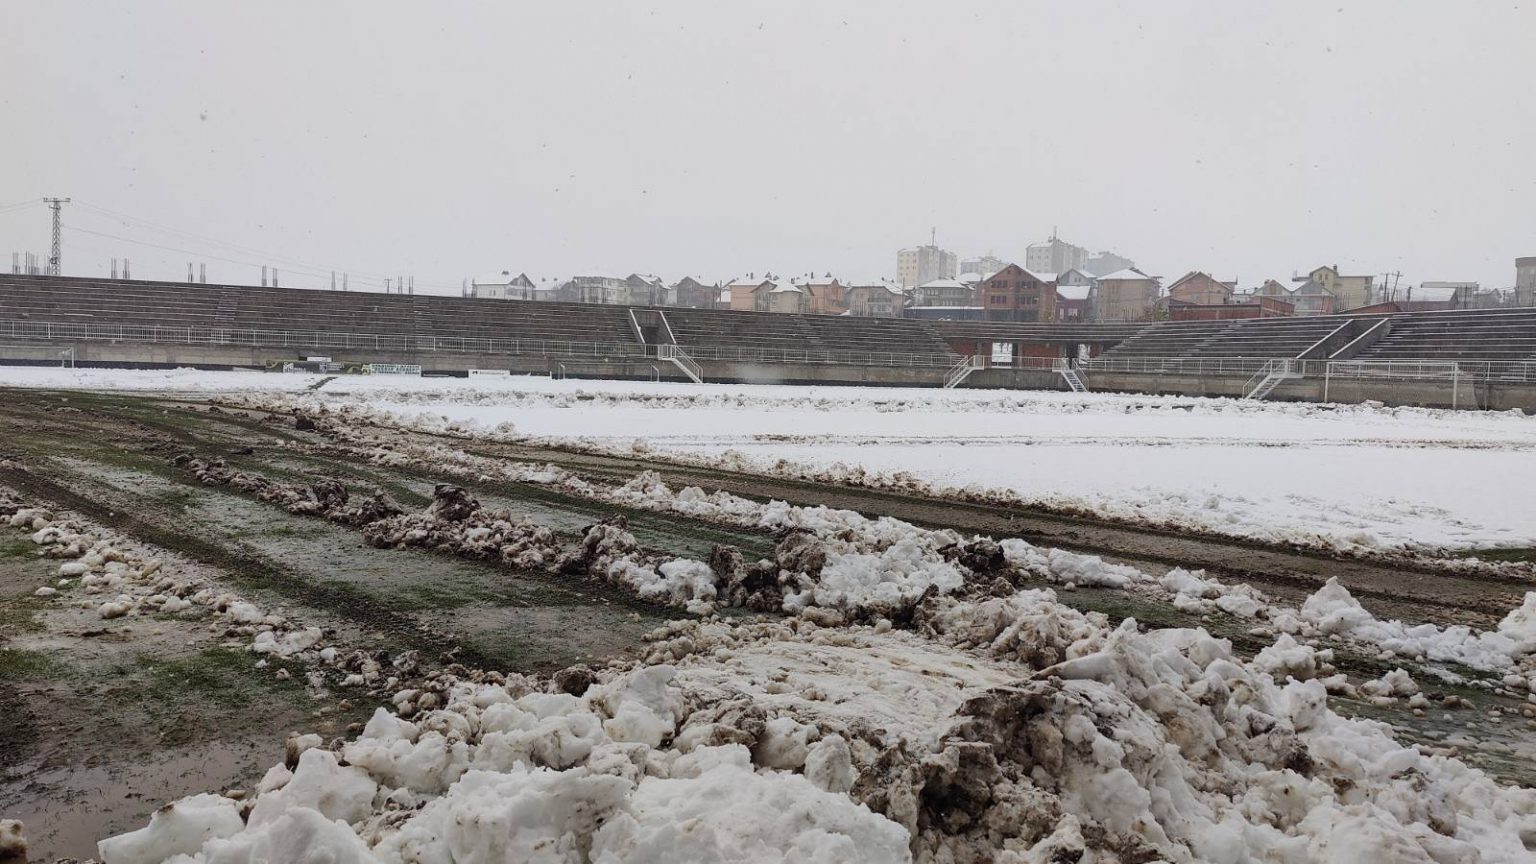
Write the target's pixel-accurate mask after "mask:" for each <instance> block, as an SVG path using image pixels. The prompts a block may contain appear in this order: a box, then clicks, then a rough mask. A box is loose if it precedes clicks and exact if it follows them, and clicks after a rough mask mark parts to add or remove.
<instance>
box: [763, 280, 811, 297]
mask: <svg viewBox="0 0 1536 864" xmlns="http://www.w3.org/2000/svg"><path fill="white" fill-rule="evenodd" d="M772 284H773V287H772V288H769V289H768V293H769V294H789V293H794V294H804V293H805V289H804V288H801V287H800V286H799V285H796V284H795V283H793V282H774V283H772Z"/></svg>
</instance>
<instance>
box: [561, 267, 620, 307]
mask: <svg viewBox="0 0 1536 864" xmlns="http://www.w3.org/2000/svg"><path fill="white" fill-rule="evenodd" d="M559 299H561V300H564V301H566V302H567V303H609V304H622V303H626V302H628V301H629V281H628V280H627V279H626V278H625V277H623V276H614V275H611V274H604V273H593V274H590V275H586V276H572V277H571V278H570V279H569V280H568V281H567V282H566V283H565V284H563V285H561V286H560V291H559Z"/></svg>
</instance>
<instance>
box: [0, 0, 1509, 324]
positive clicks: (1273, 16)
mask: <svg viewBox="0 0 1536 864" xmlns="http://www.w3.org/2000/svg"><path fill="white" fill-rule="evenodd" d="M8 11H9V12H10V13H11V20H12V21H13V23H14V29H15V30H16V32H18V33H25V34H27V38H25V39H17V40H13V41H12V43H10V44H8V46H7V50H6V51H5V52H0V120H3V122H4V127H5V128H6V129H7V135H6V136H5V137H4V138H3V139H0V156H4V158H5V161H6V165H7V169H8V170H7V171H6V172H4V175H3V176H0V254H3V253H4V252H8V251H32V252H36V253H39V254H46V253H47V251H48V250H47V244H48V236H47V221H46V215H45V214H44V213H42V212H41V211H38V210H36V209H35V208H22V209H20V210H7V209H6V206H7V205H10V204H13V203H15V202H19V201H25V200H28V199H40V198H42V197H44V196H68V197H72V198H74V201H75V203H72V204H71V205H67V207H66V210H65V217H64V218H65V225H66V233H65V238H64V242H65V250H66V251H65V260H66V269H73V268H75V267H79V268H94V273H95V274H97V275H105V273H106V268H107V265H108V262H109V259H110V258H111V257H114V256H115V257H120V258H121V257H125V256H126V257H130V258H132V259H133V261H134V266H135V271H134V272H135V275H136V276H142V277H157V278H167V279H175V278H183V277H184V276H185V268H186V262H187V261H189V260H191V261H195V262H199V263H207V264H208V270H209V276H210V279H215V280H217V281H228V282H254V281H256V278H257V277H258V276H259V273H258V272H257V271H256V270H255V269H253V265H254V264H259V263H262V259H261V257H259V256H256V255H253V254H252V251H253V250H254V251H255V252H265V253H276V254H277V255H281V256H282V257H284V258H286V259H291V261H292V262H297V263H298V264H302V265H308V266H310V267H313V268H314V270H315V271H316V273H315V275H313V276H309V277H307V278H306V277H301V275H300V273H299V272H298V271H297V270H294V269H288V268H285V264H284V262H283V261H276V260H274V261H271V262H270V263H272V264H274V265H276V266H278V267H279V268H280V269H282V270H286V272H285V276H286V277H287V278H286V284H293V285H305V284H308V285H309V286H310V287H319V286H320V285H321V284H322V283H324V282H325V281H327V277H326V276H325V275H324V274H325V273H326V272H328V271H329V270H330V269H337V270H338V271H341V270H348V271H350V272H351V273H352V274H353V279H354V280H357V279H359V278H362V279H365V280H366V279H374V280H382V279H383V278H393V277H395V276H397V275H408V276H409V275H414V276H415V277H416V280H417V290H418V292H425V291H438V292H440V293H449V292H452V291H454V290H457V288H458V286H459V284H460V282H461V280H462V279H463V278H464V277H466V276H474V275H483V274H488V273H497V272H500V271H501V270H503V269H512V270H514V271H521V272H527V273H529V274H530V275H535V276H546V277H547V276H571V275H574V274H576V273H580V272H583V271H606V272H618V271H623V272H625V273H629V272H640V273H657V274H659V275H663V276H665V277H666V278H668V279H675V278H677V277H678V276H681V275H683V274H688V275H694V276H703V277H705V278H708V279H711V280H714V279H729V278H731V277H733V276H735V275H739V274H740V273H742V272H746V271H755V272H763V271H769V270H772V271H775V272H786V273H794V272H801V271H809V270H815V271H816V272H818V273H820V272H827V271H831V272H835V273H842V274H847V275H850V276H858V277H860V278H865V277H869V276H877V275H884V276H894V275H895V274H894V273H893V272H892V268H893V265H894V252H895V250H897V249H899V248H902V247H905V246H916V245H921V244H922V243H924V242H925V241H926V240H927V239H928V238H929V236H930V231H931V230H932V228H933V227H934V226H937V227H938V242H939V245H940V246H941V247H943V248H945V249H949V250H952V251H954V252H955V253H956V254H958V255H959V256H960V257H962V258H966V257H973V256H980V255H984V254H987V253H989V252H990V253H992V254H994V255H996V256H997V257H998V258H1000V259H1003V260H1015V261H1017V260H1021V259H1023V258H1024V256H1025V250H1026V247H1027V246H1028V244H1029V243H1031V242H1034V241H1036V240H1039V239H1042V238H1043V237H1046V236H1049V235H1050V233H1051V231H1052V229H1053V228H1054V229H1055V232H1056V233H1057V234H1058V235H1059V236H1061V237H1063V238H1066V239H1068V240H1070V241H1071V242H1074V243H1078V244H1081V245H1083V246H1085V247H1088V248H1090V249H1092V250H1094V251H1098V250H1100V249H1110V250H1114V251H1116V252H1118V253H1120V254H1122V255H1125V256H1127V257H1130V258H1132V259H1134V260H1135V261H1136V262H1137V263H1138V265H1139V266H1141V267H1142V268H1143V269H1145V270H1147V271H1148V272H1152V273H1156V274H1157V275H1161V276H1163V277H1165V278H1168V279H1171V278H1175V277H1177V276H1178V275H1180V274H1182V273H1184V272H1187V271H1189V270H1203V271H1206V272H1209V273H1212V274H1215V275H1218V276H1219V277H1220V278H1223V279H1231V278H1237V279H1239V280H1241V282H1242V283H1243V284H1245V285H1255V284H1258V283H1260V282H1262V281H1263V280H1264V279H1269V278H1275V279H1286V278H1289V277H1290V276H1291V275H1292V274H1293V273H1295V272H1298V271H1305V270H1306V269H1308V268H1310V267H1314V266H1317V265H1319V264H1324V263H1326V264H1335V265H1338V266H1339V267H1340V268H1341V269H1342V270H1344V271H1347V272H1352V273H1355V272H1358V273H1370V274H1376V275H1378V276H1379V275H1381V274H1385V273H1389V272H1396V271H1401V272H1402V273H1403V274H1404V280H1405V281H1411V282H1413V283H1417V282H1421V281H1478V282H1480V283H1482V284H1483V285H1484V286H1485V287H1496V288H1504V287H1509V286H1510V285H1512V284H1513V281H1514V273H1513V266H1512V262H1513V260H1514V259H1515V258H1516V257H1520V256H1526V255H1532V254H1536V248H1533V247H1536V208H1532V207H1531V206H1530V205H1529V202H1530V201H1531V200H1533V198H1536V169H1533V168H1532V166H1531V163H1530V160H1529V158H1528V156H1527V152H1528V147H1527V146H1526V145H1527V143H1528V142H1530V141H1532V140H1536V76H1530V75H1528V74H1525V72H1526V70H1525V68H1524V67H1525V66H1526V65H1527V63H1526V58H1527V56H1528V51H1527V46H1526V45H1525V42H1526V41H1528V38H1529V34H1530V33H1532V32H1536V7H1532V6H1530V5H1522V6H1518V7H1517V6H1506V5H1501V6H1498V7H1495V6H1492V5H1486V4H1475V5H1473V4H1462V5H1456V6H1450V5H1445V4H1434V3H1428V2H1398V3H1389V2H1364V3H1350V4H1347V5H1337V4H1330V5H1327V6H1323V5H1296V4H1288V5H1283V6H1251V5H1233V4H1221V3H1214V2H1188V0H1173V2H1169V3H1164V4H1156V5H1151V4H1061V3H1028V2H1025V3H1012V2H1006V3H1005V2H1001V0H996V2H974V3H968V4H963V5H961V6H945V7H942V8H940V7H916V8H897V7H887V6H871V5H866V4H853V3H810V2H794V0H791V2H783V3H775V4H771V5H767V4H762V5H758V4H747V5H737V4H730V5H721V4H712V3H704V2H692V0H683V2H677V3H669V4H664V5H660V4H658V5H643V4H626V5H624V6H621V7H612V8H609V7H604V8H599V9H586V8H579V7H568V6H560V5H551V6H532V7H523V6H513V5H509V4H494V3H469V4H462V5H457V4H456V5H455V6H454V7H452V8H451V9H448V10H444V9H442V8H436V7H425V6H419V5H415V4H402V3H393V2H376V3H370V4H367V5H362V4H359V3H347V2H341V3H336V4H325V5H321V6H313V5H309V4H302V5H301V4H298V3H282V2H279V3H275V4H262V5H259V6H245V7H222V6H206V5H201V4H195V5H194V4H187V3H181V2H164V0H147V2H143V3H135V4H131V5H109V6H100V5H98V4H89V3H85V2H80V0H50V2H41V0H18V2H16V3H14V4H11V5H10V6H9V7H8ZM1024 43H1027V44H1028V46H1029V51H1028V52H1027V53H1026V54H1025V55H1024V56H1022V57H1018V56H1016V55H1015V53H1014V49H1015V48H1016V47H1017V46H1018V45H1019V44H1024ZM65 44H67V45H69V46H71V48H72V49H73V50H72V52H71V53H70V55H69V57H68V60H67V62H64V61H62V60H61V59H60V55H59V54H58V52H57V50H56V49H57V47H58V46H60V45H65ZM1195 44H1198V45H1199V46H1200V50H1199V51H1186V50H1182V49H1183V48H1184V47H1186V46H1189V45H1195ZM147 46H153V50H147ZM509 52H510V54H511V55H514V56H513V59H512V61H511V62H508V61H507V58H508V55H509ZM573 57H579V58H580V62H571V61H572V58H573ZM919 57H930V58H931V57H943V58H945V62H942V63H932V62H913V61H914V58H919ZM1004 57H1008V58H1013V59H1010V60H1009V61H1008V62H1000V60H999V59H998V58H1004ZM1021 93H1028V94H1035V95H1036V96H1037V97H1038V99H1039V100H1043V102H1044V103H1045V104H1046V105H1047V106H1055V108H1054V109H1053V110H1055V112H1056V113H1055V114H1054V115H1053V116H1059V119H1058V120H1057V122H1054V123H1041V122H1039V121H1038V118H1037V117H1036V116H1034V113H1032V112H1024V111H1018V112H1014V111H1006V110H1000V106H1002V105H1006V104H1009V103H1010V102H1012V101H1013V100H1014V96H1015V95H1016V94H1021ZM936 105H937V106H942V108H943V110H941V111H934V110H933V106H936ZM1042 110H1044V108H1042ZM87 205H89V206H87ZM92 206H94V207H95V208H98V209H94V210H93V209H91V207H92ZM114 213H115V214H119V215H117V216H114V215H112V214H114ZM122 214H126V215H127V216H129V217H132V219H124V218H122ZM135 220H136V221H135ZM146 223H150V224H152V225H155V226H160V227H159V228H155V227H148V226H147V225H146ZM167 228H168V229H173V230H171V231H166V230H163V229H167ZM190 235H196V237H198V238H204V240H207V239H211V240H214V241H218V243H219V244H220V245H218V246H209V245H204V240H199V239H196V238H194V237H192V236H190ZM129 241H132V242H129ZM144 244H149V245H144ZM183 249H186V250H202V251H205V252H208V253H211V254H217V255H218V256H219V258H214V257H210V255H189V254H187V253H185V252H182V251H179V250H183ZM220 258H221V259H227V260H219V259H220ZM231 262H241V263H238V264H237V263H231ZM0 266H5V262H0ZM242 268H243V269H242ZM354 284H356V285H357V286H358V287H364V286H366V284H367V282H366V281H364V282H361V283H358V282H354Z"/></svg>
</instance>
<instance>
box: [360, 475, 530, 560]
mask: <svg viewBox="0 0 1536 864" xmlns="http://www.w3.org/2000/svg"><path fill="white" fill-rule="evenodd" d="M363 539H364V540H365V541H367V542H368V543H369V544H370V545H373V546H378V547H381V548H394V549H404V548H407V547H416V548H422V549H431V550H433V551H437V552H446V553H448V554H451V555H459V556H462V557H465V558H474V559H478V560H499V561H502V562H504V563H507V564H511V565H513V566H515V567H520V568H524V569H534V568H543V567H547V566H549V565H550V564H552V563H553V562H554V560H555V558H556V557H557V556H558V555H559V551H560V543H559V540H558V539H557V538H556V537H555V533H554V532H553V531H551V530H550V529H549V528H547V527H545V526H542V525H538V524H535V523H534V522H533V521H532V520H531V519H529V518H528V517H527V516H526V515H515V514H513V513H512V512H511V511H509V510H504V509H503V510H492V509H489V508H483V507H481V506H480V502H479V501H476V500H475V499H474V498H473V497H471V496H470V495H469V493H467V492H465V491H464V490H463V489H461V488H459V487H458V486H451V485H448V484H443V483H440V484H438V485H437V486H436V487H435V488H434V489H433V490H432V504H431V505H430V506H429V507H428V508H427V509H426V510H425V511H423V512H421V513H411V514H400V515H391V516H386V517H384V518H381V519H378V520H375V521H371V522H368V523H366V524H364V525H363Z"/></svg>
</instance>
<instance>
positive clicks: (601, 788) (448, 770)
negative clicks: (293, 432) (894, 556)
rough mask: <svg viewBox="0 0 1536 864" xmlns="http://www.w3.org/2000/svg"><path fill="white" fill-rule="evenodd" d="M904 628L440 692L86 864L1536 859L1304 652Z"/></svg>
mask: <svg viewBox="0 0 1536 864" xmlns="http://www.w3.org/2000/svg"><path fill="white" fill-rule="evenodd" d="M913 620H914V630H913V631H899V630H892V629H890V628H889V627H887V626H880V625H876V626H842V625H839V626H820V625H818V624H817V623H816V622H815V621H813V620H811V619H809V618H805V617H796V618H789V619H784V620H778V621H759V622H748V621H725V620H719V619H713V620H689V621H679V622H673V623H672V624H669V625H667V626H665V627H663V628H660V629H659V630H657V631H656V632H655V633H653V634H652V635H651V640H652V642H651V647H650V649H649V653H648V656H647V657H646V659H645V660H644V662H642V663H639V664H635V663H618V664H614V665H611V666H609V667H606V668H599V669H585V668H578V669H573V670H566V672H565V673H562V674H561V675H556V676H554V677H553V678H551V679H547V680H546V679H539V678H529V677H523V676H517V675H506V676H503V675H500V674H497V673H487V672H474V671H464V670H456V671H455V672H454V673H453V674H450V673H449V672H439V673H434V674H432V675H429V676H428V677H427V680H426V681H425V682H424V683H423V685H422V686H421V687H418V688H413V689H412V690H410V691H403V692H402V693H401V694H400V695H399V696H397V699H396V702H397V704H400V705H402V706H405V707H404V708H403V710H402V711H401V712H400V713H398V714H396V713H390V712H388V711H385V710H383V709H380V710H379V711H378V712H376V713H375V715H374V717H373V719H372V720H370V721H369V723H368V724H367V726H366V727H365V728H364V730H363V732H362V733H361V735H360V736H359V737H358V738H357V739H355V740H353V741H351V742H347V743H344V744H337V745H333V746H337V747H339V750H338V751H337V752H332V751H329V750H326V749H324V748H317V747H309V746H306V747H305V748H304V749H302V750H301V751H300V752H299V754H298V755H297V756H296V758H295V759H294V761H293V767H292V768H291V769H289V768H285V767H283V766H279V767H277V768H274V769H273V770H272V771H271V772H269V775H268V778H267V779H266V780H264V781H263V783H262V785H261V787H260V788H261V792H260V794H259V795H257V796H256V797H255V798H254V800H251V801H246V802H241V803H239V804H234V803H217V802H215V801H209V800H207V796H195V797H194V798H192V799H187V800H186V801H183V802H180V803H179V804H177V805H175V806H173V807H172V808H170V810H169V811H162V814H165V813H167V812H169V813H171V814H177V813H179V814H181V815H180V816H178V817H177V818H170V817H169V816H164V817H158V816H157V818H156V820H155V821H153V822H152V823H151V825H150V826H148V827H147V828H145V829H143V830H141V831H140V832H135V833H134V834H130V835H126V836H125V837H123V838H114V839H113V840H108V841H104V843H103V844H102V848H101V851H102V854H103V859H104V861H105V862H106V864H117V862H119V861H149V860H160V858H155V857H153V856H154V855H157V854H158V855H161V856H162V857H164V856H169V855H173V854H188V855H189V856H190V857H188V858H184V859H177V864H193V862H213V861H229V860H253V858H256V857H257V856H261V855H266V856H268V857H267V859H266V860H316V861H318V860H328V861H356V862H372V861H383V862H402V864H403V862H407V861H412V862H418V861H502V860H518V861H551V862H565V861H575V860H590V861H594V862H630V861H636V862H638V861H658V860H678V861H681V860H701V861H703V860H709V861H762V860H798V861H829V862H830V861H903V860H908V859H909V857H910V858H912V859H915V860H918V861H924V862H928V861H935V862H937V861H942V862H956V864H979V862H984V861H1013V862H1025V861H1040V862H1045V861H1062V860H1084V861H1087V860H1093V861H1104V862H1110V861H1147V860H1166V861H1176V862H1194V861H1236V860H1261V861H1312V860H1349V861H1356V860H1382V861H1409V860H1417V861H1470V860H1482V861H1518V860H1527V859H1528V857H1529V853H1528V852H1527V851H1526V849H1525V846H1524V841H1523V839H1522V838H1528V837H1531V836H1533V834H1536V792H1533V791H1532V790H1526V789H1518V788H1510V787H1501V786H1499V785H1498V784H1497V783H1495V782H1493V781H1492V780H1491V779H1489V778H1488V777H1487V776H1485V775H1483V774H1482V773H1481V772H1478V771H1476V770H1474V769H1471V768H1469V767H1467V766H1466V765H1464V764H1463V763H1461V762H1459V761H1457V760H1455V759H1452V758H1448V757H1446V756H1442V755H1432V754H1430V753H1429V752H1428V751H1424V752H1421V751H1420V750H1418V749H1414V748H1408V747H1403V746H1402V745H1400V744H1398V743H1397V742H1396V741H1395V740H1394V739H1393V738H1392V736H1391V730H1390V728H1389V727H1387V726H1385V725H1384V724H1380V723H1376V722H1372V721H1366V720H1357V719H1346V718H1343V717H1340V716H1338V715H1336V714H1334V713H1333V712H1332V711H1330V710H1329V708H1328V706H1327V700H1326V690H1325V688H1324V685H1323V684H1322V683H1320V682H1318V681H1315V680H1290V681H1289V682H1288V683H1285V684H1280V683H1277V681H1276V680H1275V678H1274V677H1272V676H1271V674H1269V673H1267V672H1266V671H1264V670H1263V669H1261V668H1259V667H1260V665H1264V666H1266V667H1268V668H1275V669H1278V668H1281V667H1286V668H1302V667H1305V666H1306V664H1307V662H1308V660H1310V661H1311V662H1312V663H1314V664H1316V663H1317V662H1318V661H1317V658H1316V657H1312V658H1302V657H1300V656H1299V655H1300V653H1301V652H1298V651H1296V650H1294V649H1295V647H1296V646H1295V644H1294V643H1287V644H1284V645H1281V646H1280V648H1281V650H1279V651H1277V652H1275V653H1274V655H1272V656H1271V658H1270V659H1269V660H1268V661H1266V663H1264V664H1258V663H1255V664H1251V665H1250V664H1245V663H1244V662H1243V661H1242V659H1241V658H1239V657H1237V656H1235V655H1234V654H1233V653H1232V651H1231V646H1230V645H1229V644H1228V643H1227V642H1225V641H1223V640H1219V639H1214V638H1212V637H1211V636H1210V635H1209V634H1207V633H1206V632H1205V631H1203V630H1198V629H1174V630H1158V631H1151V632H1144V631H1142V630H1140V629H1139V628H1138V627H1137V625H1136V623H1135V622H1134V621H1130V620H1127V621H1125V622H1122V623H1121V624H1120V625H1119V626H1117V627H1110V626H1109V624H1108V621H1107V620H1106V619H1105V618H1104V617H1103V616H1101V615H1097V614H1084V613H1081V612H1077V611H1075V610H1072V609H1070V608H1069V607H1066V606H1064V605H1062V604H1060V603H1058V602H1057V600H1056V598H1055V595H1054V594H1053V593H1052V592H1051V591H1050V590H1049V589H1035V590H1028V591H1021V592H1016V593H1014V594H1010V595H1008V596H1002V597H989V598H984V599H978V600H973V601H972V600H963V599H959V598H957V597H954V596H930V597H929V598H927V599H926V600H925V601H923V602H922V603H920V604H919V605H918V606H917V607H916V609H915V610H914V619H913ZM1282 641H1283V640H1282ZM1280 655H1287V656H1284V657H1282V656H1280ZM1401 677H1402V676H1393V675H1388V676H1386V678H1385V679H1384V681H1386V682H1388V683H1390V685H1391V688H1392V690H1393V692H1395V693H1397V692H1402V691H1404V689H1405V687H1406V685H1403V682H1402V681H1401V680H1400V679H1401ZM429 697H431V698H429ZM407 714H408V717H409V719H407V716H406V715H407ZM309 743H311V744H315V743H318V741H314V742H309ZM229 815H234V817H235V818H234V820H231V819H230V818H228V817H229ZM242 816H243V822H241V824H238V825H237V824H236V821H239V820H241V817H242ZM195 843H201V844H202V845H201V846H200V847H199V848H197V849H196V850H195V851H194V850H193V849H191V848H189V847H191V846H192V845H193V844H195ZM114 844H119V845H114ZM300 849H303V850H305V851H306V853H307V855H308V856H309V857H303V856H299V855H296V852H297V850H300ZM121 850H127V851H121ZM134 850H148V851H147V852H145V853H142V854H143V856H144V857H128V855H129V853H132V854H141V853H140V852H137V851H134ZM285 855H286V856H287V857H284V856H285ZM273 856H276V857H275V858H274V857H273Z"/></svg>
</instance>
